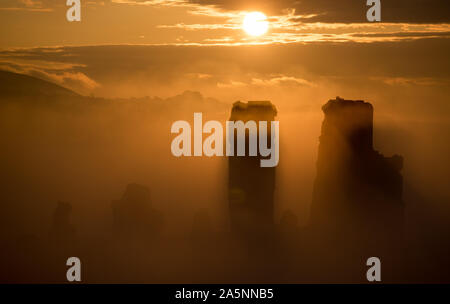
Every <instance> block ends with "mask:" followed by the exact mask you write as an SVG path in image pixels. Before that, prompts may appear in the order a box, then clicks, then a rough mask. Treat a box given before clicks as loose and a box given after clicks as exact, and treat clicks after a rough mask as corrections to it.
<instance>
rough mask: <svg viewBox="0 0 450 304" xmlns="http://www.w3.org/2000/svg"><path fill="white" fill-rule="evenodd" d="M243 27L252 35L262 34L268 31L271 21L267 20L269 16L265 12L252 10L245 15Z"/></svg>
mask: <svg viewBox="0 0 450 304" xmlns="http://www.w3.org/2000/svg"><path fill="white" fill-rule="evenodd" d="M242 27H243V28H244V31H245V32H246V33H247V34H249V35H250V36H255V37H256V36H261V35H264V34H265V33H267V30H268V29H269V21H267V16H266V15H264V14H263V13H261V12H251V13H247V14H246V15H245V17H244V22H243V24H242Z"/></svg>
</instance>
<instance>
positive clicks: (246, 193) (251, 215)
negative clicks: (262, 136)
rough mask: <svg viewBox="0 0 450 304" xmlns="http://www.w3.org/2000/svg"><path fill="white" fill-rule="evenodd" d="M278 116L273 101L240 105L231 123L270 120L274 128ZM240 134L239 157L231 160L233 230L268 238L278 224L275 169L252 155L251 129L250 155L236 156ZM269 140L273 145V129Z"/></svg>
mask: <svg viewBox="0 0 450 304" xmlns="http://www.w3.org/2000/svg"><path fill="white" fill-rule="evenodd" d="M276 115H277V110H276V108H275V106H274V105H272V104H271V103H270V102H269V101H249V102H248V103H242V102H236V103H234V104H233V109H232V111H231V117H230V119H229V120H230V121H243V122H244V123H245V122H248V121H250V120H253V121H255V122H256V123H257V124H258V122H259V121H267V125H268V126H270V122H271V121H273V120H274V119H275V116H276ZM236 133H237V132H235V136H234V143H235V144H234V147H235V154H234V155H235V156H230V157H229V158H228V164H229V169H228V170H229V180H228V197H229V208H230V220H231V229H232V231H233V232H235V233H236V235H237V236H239V237H243V238H245V239H247V240H249V239H255V240H256V239H261V238H267V237H268V235H269V234H270V233H271V232H272V231H273V225H274V219H273V217H274V191H275V167H271V168H262V167H261V166H260V160H261V157H260V156H257V157H255V156H249V153H248V152H249V138H248V135H249V134H248V130H247V133H246V138H245V143H246V154H245V155H246V156H236V145H237V144H236V143H237V138H236V137H237V136H236ZM258 135H259V130H258ZM267 137H268V139H267V142H268V143H270V137H271V132H270V128H268V132H267ZM227 140H229V139H227Z"/></svg>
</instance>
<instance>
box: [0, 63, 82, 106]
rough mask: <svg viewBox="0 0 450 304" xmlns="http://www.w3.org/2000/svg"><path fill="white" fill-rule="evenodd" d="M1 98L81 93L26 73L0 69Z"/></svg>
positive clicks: (77, 95) (61, 95)
mask: <svg viewBox="0 0 450 304" xmlns="http://www.w3.org/2000/svg"><path fill="white" fill-rule="evenodd" d="M0 97H1V98H8V97H12V98H38V99H39V98H44V97H59V98H74V97H81V95H79V94H77V93H75V92H73V91H72V90H69V89H66V88H64V87H62V86H59V85H57V84H54V83H51V82H48V81H45V80H42V79H39V78H35V77H32V76H28V75H23V74H17V73H13V72H8V71H3V70H0Z"/></svg>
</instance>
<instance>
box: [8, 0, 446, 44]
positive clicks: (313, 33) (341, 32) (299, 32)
mask: <svg viewBox="0 0 450 304" xmlns="http://www.w3.org/2000/svg"><path fill="white" fill-rule="evenodd" d="M338 2H339V5H336V3H335V1H331V0H320V1H312V0H305V1H294V0H279V1H275V0H272V1H270V0H266V1H253V0H247V1H245V0H242V1H237V0H230V1H226V0H212V1H202V0H147V1H144V0H106V1H94V0H81V3H82V20H81V22H72V23H70V22H68V21H67V20H66V17H65V16H66V11H67V9H68V7H67V6H66V5H64V3H65V1H58V0H2V2H1V3H0V48H10V47H36V46H61V45H104V44H183V45H186V44H201V45H204V44H208V45H211V44H213V45H217V44H220V45H223V44H225V45H241V44H261V43H264V44H272V43H308V42H317V41H326V42H348V41H356V42H374V41H403V40H411V39H423V38H430V37H445V38H448V37H449V36H450V25H449V18H448V16H447V15H448V14H447V12H448V8H449V2H448V1H440V0H431V1H427V4H426V5H424V4H423V2H421V1H420V0H414V1H403V0H400V1H396V3H397V5H395V6H392V5H391V3H392V1H390V2H388V1H382V23H369V22H367V20H366V17H365V16H366V11H367V6H365V4H364V3H365V1H359V0H358V1H355V0H344V1H338ZM385 2H386V3H385ZM361 3H362V4H361ZM248 11H262V12H264V13H265V14H266V15H268V17H269V21H270V30H269V33H268V34H266V35H264V36H262V37H259V38H253V37H249V36H248V35H247V34H246V33H245V32H244V31H243V30H242V20H243V18H244V15H245V13H246V12H248Z"/></svg>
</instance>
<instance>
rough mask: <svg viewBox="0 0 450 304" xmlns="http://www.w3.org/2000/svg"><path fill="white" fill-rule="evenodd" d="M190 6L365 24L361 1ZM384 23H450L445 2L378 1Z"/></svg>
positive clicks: (271, 0)
mask: <svg viewBox="0 0 450 304" xmlns="http://www.w3.org/2000/svg"><path fill="white" fill-rule="evenodd" d="M190 2H191V3H195V4H200V5H205V6H213V7H216V8H220V9H226V10H261V11H264V12H266V13H267V14H270V15H279V14H282V12H283V11H286V10H287V9H295V10H296V12H297V14H299V15H313V16H314V17H312V18H311V20H310V21H311V22H328V23H329V22H331V23H335V22H337V23H356V22H367V20H366V11H367V9H368V7H367V6H366V1H362V0H339V1H336V0H262V1H261V0H190ZM381 5H382V21H383V22H402V23H404V22H408V23H409V22H411V23H443V22H449V21H450V16H449V14H448V12H449V11H450V2H449V1H448V0H426V1H425V0H395V1H381Z"/></svg>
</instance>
